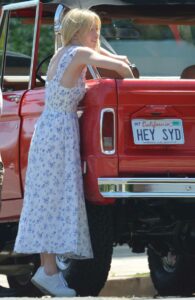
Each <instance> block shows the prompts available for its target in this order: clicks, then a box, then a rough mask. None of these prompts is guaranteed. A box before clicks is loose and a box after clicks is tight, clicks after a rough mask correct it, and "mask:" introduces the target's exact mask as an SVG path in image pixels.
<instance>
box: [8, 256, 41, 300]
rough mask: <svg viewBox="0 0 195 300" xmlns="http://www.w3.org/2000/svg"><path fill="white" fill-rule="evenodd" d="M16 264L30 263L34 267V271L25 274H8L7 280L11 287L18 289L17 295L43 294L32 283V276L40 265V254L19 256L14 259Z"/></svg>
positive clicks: (35, 295)
mask: <svg viewBox="0 0 195 300" xmlns="http://www.w3.org/2000/svg"><path fill="white" fill-rule="evenodd" d="M14 263H15V264H29V265H31V267H32V272H31V273H27V274H25V275H18V276H7V281H8V283H9V286H10V288H13V289H15V290H16V291H17V296H20V297H25V296H26V297H27V296H31V297H38V296H41V295H43V294H42V293H41V292H40V291H39V290H38V289H37V288H36V287H35V286H34V285H33V284H32V283H31V278H32V276H33V275H34V273H35V272H36V270H37V268H38V267H39V264H40V260H39V256H38V255H30V256H23V257H17V258H15V259H14Z"/></svg>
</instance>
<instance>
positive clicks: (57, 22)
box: [54, 4, 66, 52]
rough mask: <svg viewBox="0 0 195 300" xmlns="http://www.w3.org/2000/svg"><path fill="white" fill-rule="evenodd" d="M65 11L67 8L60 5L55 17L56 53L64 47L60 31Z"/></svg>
mask: <svg viewBox="0 0 195 300" xmlns="http://www.w3.org/2000/svg"><path fill="white" fill-rule="evenodd" d="M65 10H66V8H65V7H64V6H63V5H62V4H59V5H58V7H57V9H56V12H55V16H54V33H55V52H56V51H57V50H58V49H59V48H60V47H61V46H62V39H61V32H60V31H61V27H62V18H63V15H64V11H65Z"/></svg>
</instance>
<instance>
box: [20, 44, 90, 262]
mask: <svg viewBox="0 0 195 300" xmlns="http://www.w3.org/2000/svg"><path fill="white" fill-rule="evenodd" d="M77 47H78V46H69V47H64V52H63V54H62V56H61V58H60V59H59V62H58V66H57V71H56V73H55V75H54V77H53V78H52V79H51V80H48V79H47V80H46V91H45V108H44V111H43V113H42V115H41V116H40V118H39V119H38V121H37V123H36V126H35V131H34V134H33V137H32V141H31V146H30V151H29V157H28V167H27V173H26V183H25V197H24V203H23V208H22V212H21V217H20V222H19V229H18V234H17V238H16V242H15V247H14V251H15V252H18V253H44V252H46V253H56V254H62V255H65V256H66V257H69V258H77V259H82V258H92V257H93V252H92V247H91V241H90V235H89V228H88V220H87V215H86V208H85V200H84V193H83V181H82V171H81V161H80V144H79V139H80V137H79V124H78V117H77V105H78V103H79V101H80V100H81V99H82V98H83V96H84V94H85V91H86V88H85V73H86V69H84V70H83V71H82V73H81V76H80V77H79V79H78V81H77V84H76V85H75V86H74V87H73V88H65V87H63V86H62V85H61V84H60V81H61V79H62V76H63V74H64V72H65V70H66V68H67V67H68V65H69V63H70V62H71V60H72V58H73V57H74V55H75V53H76V51H77ZM62 50H63V48H61V51H62Z"/></svg>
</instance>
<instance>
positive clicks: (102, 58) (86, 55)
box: [75, 47, 134, 78]
mask: <svg viewBox="0 0 195 300" xmlns="http://www.w3.org/2000/svg"><path fill="white" fill-rule="evenodd" d="M105 51H106V50H105ZM117 57H118V56H117ZM75 63H78V64H79V65H92V66H95V67H99V68H104V69H109V70H114V71H116V72H117V73H118V74H119V75H121V77H122V78H133V77H134V76H133V73H132V71H131V68H130V67H129V65H128V63H127V62H125V61H124V60H123V59H119V58H116V57H111V56H110V55H109V56H108V55H106V54H102V53H98V52H96V51H94V50H92V49H90V48H88V47H80V48H79V49H78V51H77V54H76V56H75Z"/></svg>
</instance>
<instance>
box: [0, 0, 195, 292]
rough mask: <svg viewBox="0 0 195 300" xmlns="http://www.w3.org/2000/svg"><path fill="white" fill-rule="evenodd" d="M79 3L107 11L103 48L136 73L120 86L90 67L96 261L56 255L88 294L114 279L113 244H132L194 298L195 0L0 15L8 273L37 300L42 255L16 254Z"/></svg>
mask: <svg viewBox="0 0 195 300" xmlns="http://www.w3.org/2000/svg"><path fill="white" fill-rule="evenodd" d="M146 2H147V3H146ZM157 2H158V3H157ZM79 3H80V4H79ZM76 6H82V7H85V8H90V9H93V10H95V11H96V12H97V13H98V14H99V15H100V17H101V19H102V23H103V25H102V32H101V34H102V37H101V42H102V46H103V47H105V48H106V49H108V50H110V51H113V52H114V51H116V52H117V53H119V54H123V55H127V56H128V57H129V59H130V61H131V62H132V63H135V64H136V66H137V69H136V70H135V71H136V72H135V75H136V76H135V78H134V79H132V80H131V79H124V80H121V79H120V78H119V75H118V74H116V73H113V72H108V71H106V70H104V69H98V70H97V69H94V68H93V67H92V66H88V73H87V82H86V84H87V85H88V91H87V93H86V96H85V97H84V99H83V100H82V102H81V103H80V105H79V108H78V115H79V121H80V131H81V158H82V168H83V180H84V187H85V197H86V205H87V212H88V219H89V226H90V233H91V238H92V244H93V250H94V255H95V258H94V259H93V260H84V261H77V260H66V259H65V258H63V257H57V260H58V263H59V266H60V265H61V266H62V269H63V273H64V276H65V277H66V279H67V281H68V282H69V284H70V286H71V287H73V288H74V289H76V290H77V293H78V295H81V296H85V295H92V296H95V295H98V293H99V292H100V290H101V289H102V287H103V286H104V284H105V282H106V279H107V275H108V272H109V269H110V263H111V259H112V249H113V246H115V245H123V244H128V245H129V247H130V248H131V249H132V251H133V252H136V253H140V252H144V251H147V254H148V260H149V267H150V271H151V278H152V280H153V283H154V286H155V288H156V289H157V291H158V293H159V294H160V295H191V294H192V293H193V292H194V291H195V256H194V255H195V81H194V78H195V4H194V1H190V0H186V1H182V0H177V1H176V0H172V1H168V0H159V1H153V0H148V1H143V0H129V1H125V0H120V1H119V0H111V1H110V0H105V1H98V0H97V1H95V0H93V1H85V0H82V1H80V2H78V1H76V0H75V1H74V0H72V1H68V0H53V1H43V0H41V1H38V0H32V1H26V2H18V3H15V4H9V5H6V6H3V7H2V13H1V24H0V72H1V77H0V82H1V89H2V92H3V112H2V116H1V118H0V152H1V154H2V159H3V162H4V165H5V176H4V182H3V191H2V210H1V214H0V240H1V242H0V273H2V274H6V275H7V278H8V282H9V284H10V286H11V287H14V288H16V289H17V290H18V293H19V294H20V295H23V296H24V295H26V296H28V295H38V291H37V290H36V289H35V288H34V287H33V286H32V285H31V282H30V278H31V277H32V275H33V273H34V272H35V270H36V268H37V266H38V264H39V258H38V256H37V255H22V256H21V255H19V254H15V253H13V252H12V250H13V245H14V241H15V237H16V233H17V226H18V220H19V217H20V212H21V207H22V199H23V194H24V181H25V172H26V166H27V158H28V151H29V145H30V141H31V137H32V134H33V130H34V125H35V123H36V121H37V119H38V117H39V116H40V114H41V112H42V111H43V108H44V85H45V76H46V70H47V65H48V63H49V60H50V58H51V56H52V55H53V53H54V52H55V51H56V50H57V49H58V48H59V47H60V46H61V39H60V26H61V20H62V17H63V15H64V14H65V13H66V11H68V10H69V9H70V8H73V7H76ZM138 75H139V76H138ZM138 77H139V78H138ZM51 171H52V170H51ZM64 230H66V229H64ZM130 267H131V266H130Z"/></svg>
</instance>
